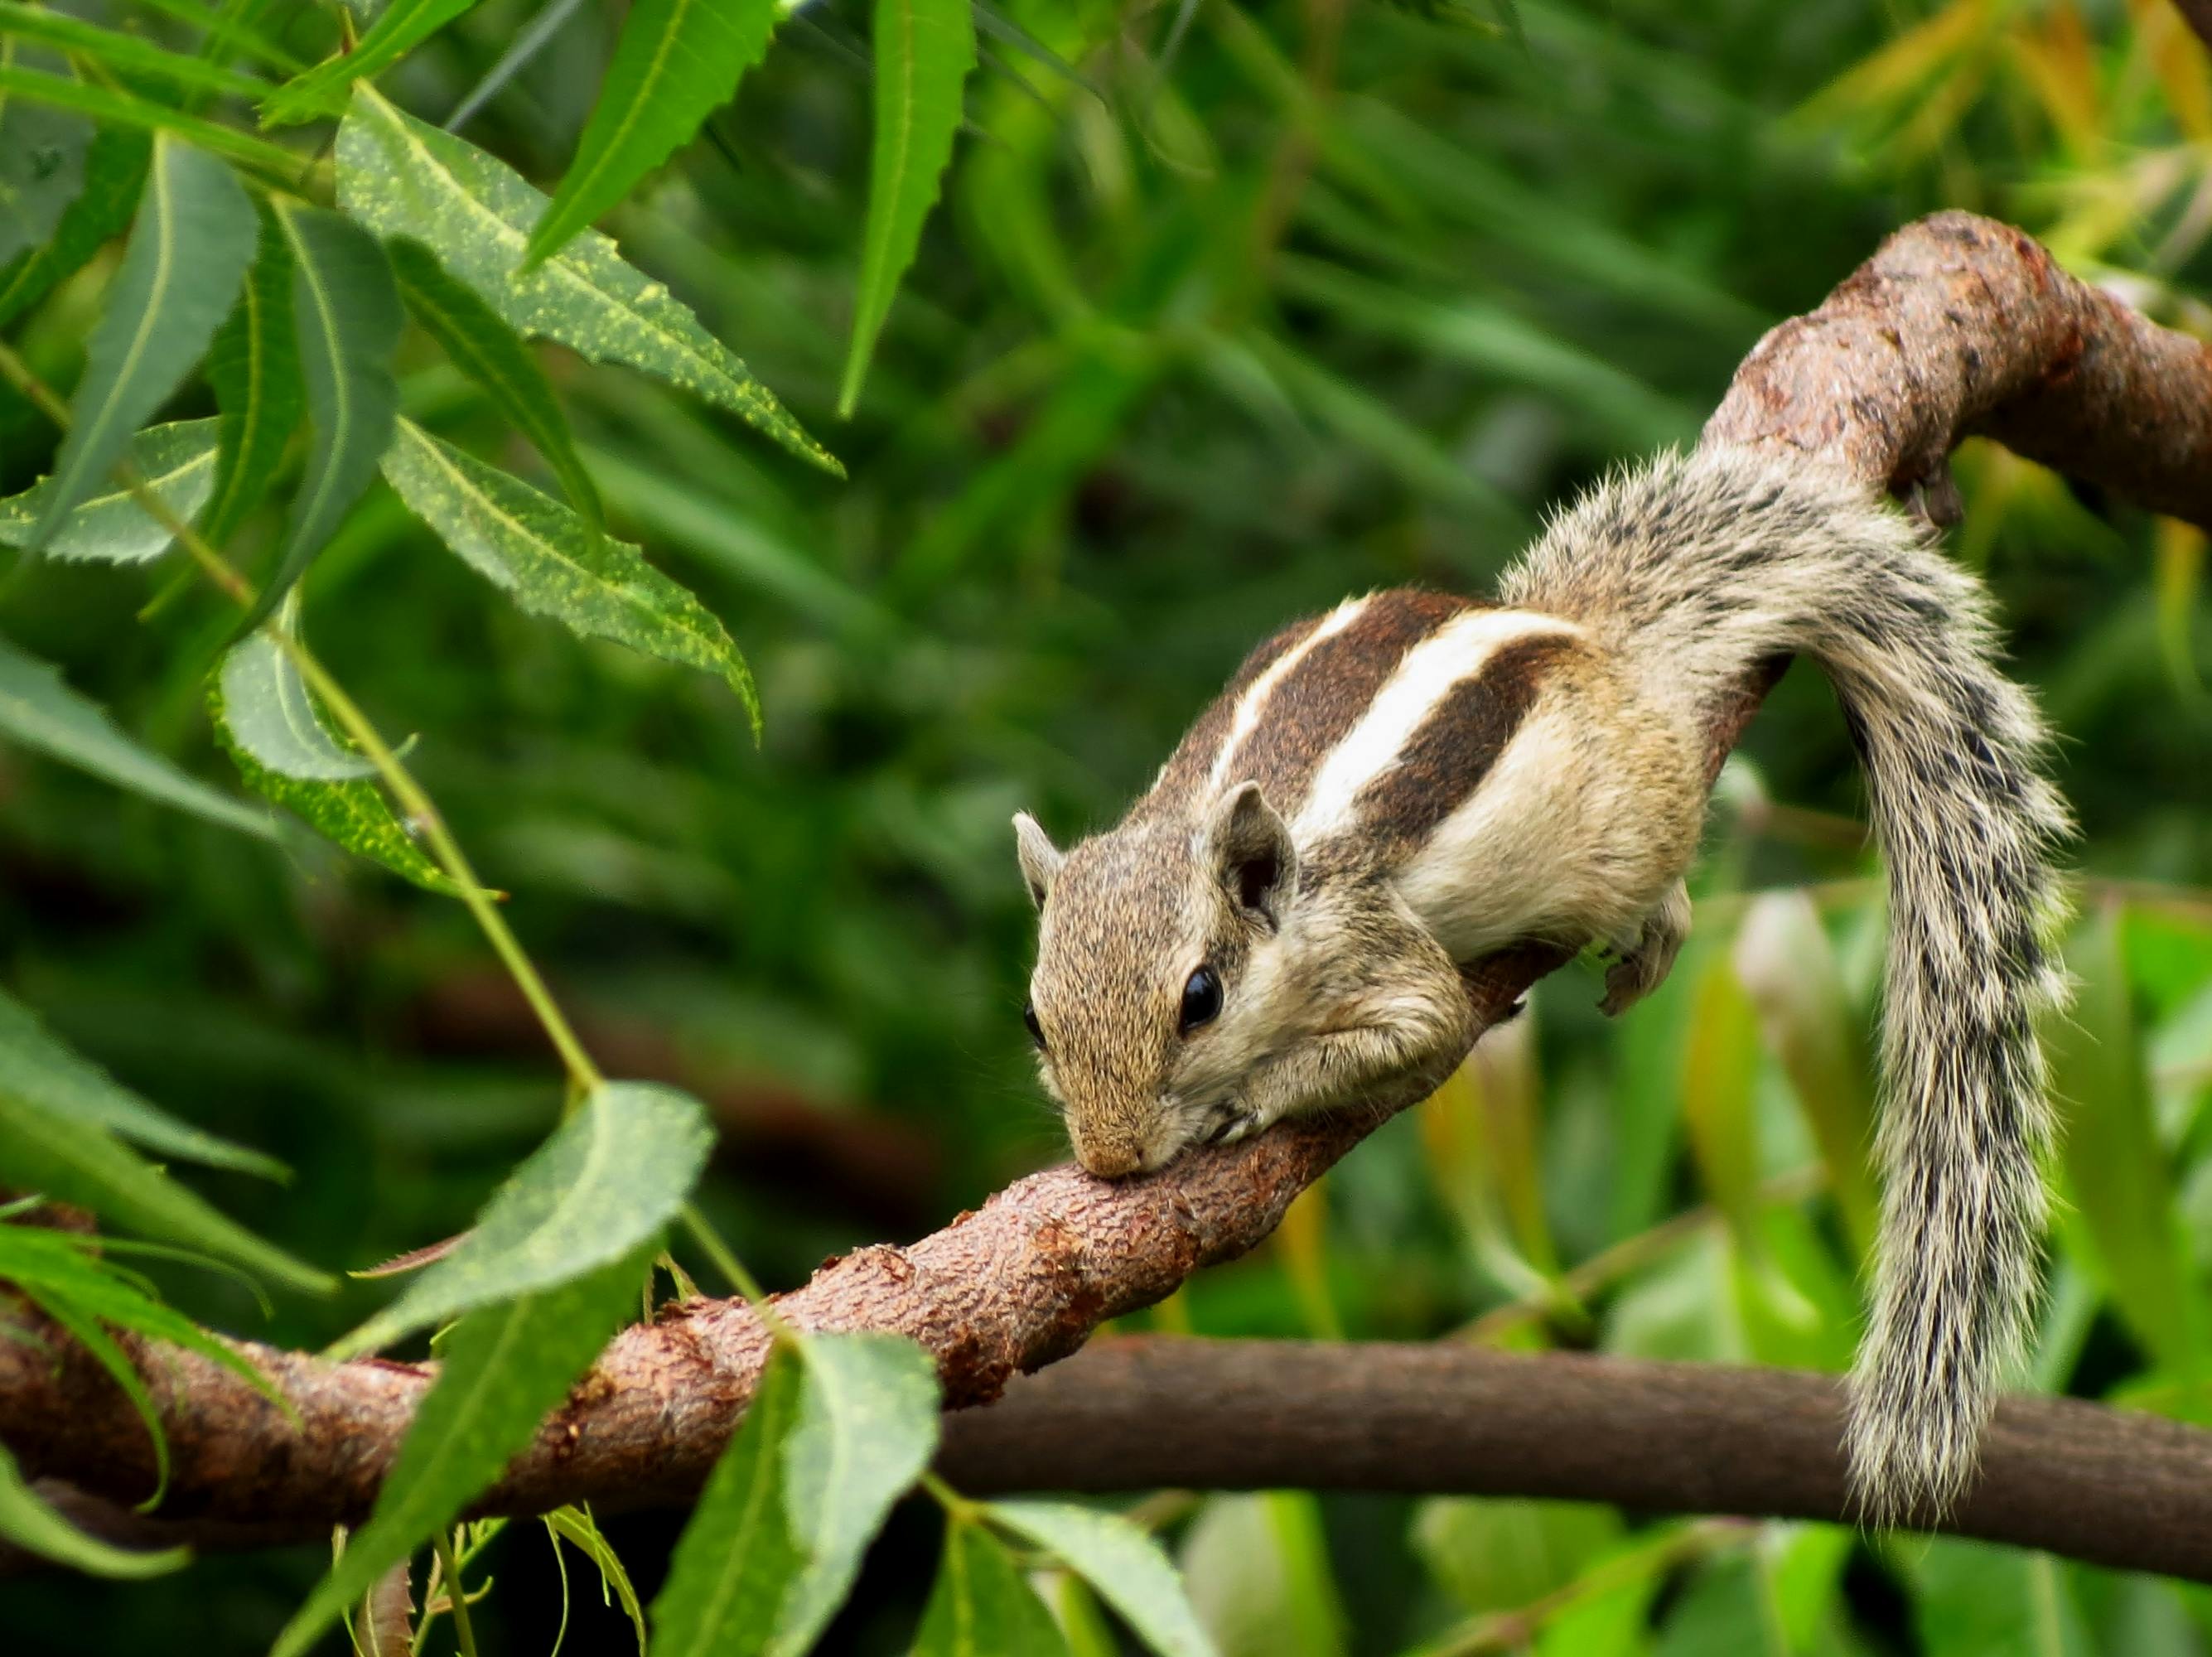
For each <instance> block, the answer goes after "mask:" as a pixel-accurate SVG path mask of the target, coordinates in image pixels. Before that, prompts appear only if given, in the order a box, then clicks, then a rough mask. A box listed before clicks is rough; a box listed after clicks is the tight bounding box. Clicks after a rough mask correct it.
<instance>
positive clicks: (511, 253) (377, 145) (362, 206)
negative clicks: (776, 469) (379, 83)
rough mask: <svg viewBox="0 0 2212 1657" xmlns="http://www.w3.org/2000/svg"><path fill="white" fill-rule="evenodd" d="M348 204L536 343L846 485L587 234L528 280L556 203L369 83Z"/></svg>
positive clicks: (771, 401) (349, 138) (757, 392)
mask: <svg viewBox="0 0 2212 1657" xmlns="http://www.w3.org/2000/svg"><path fill="white" fill-rule="evenodd" d="M337 188H338V202H339V204H340V205H341V206H342V207H343V208H344V209H345V210H346V211H347V212H348V213H349V214H351V215H353V216H354V217H355V218H356V219H358V220H359V221H360V222H362V223H363V224H365V225H368V227H369V228H371V229H373V230H374V231H376V232H377V234H380V235H383V236H387V237H392V236H408V237H412V238H413V239H414V240H416V241H419V242H421V243H422V244H423V245H424V246H427V247H428V248H429V249H430V251H431V252H434V253H435V254H436V255H437V256H438V258H439V259H440V260H441V262H442V263H443V264H444V265H445V267H446V269H447V270H449V271H451V272H452V273H453V275H454V276H458V277H459V278H460V279H461V280H462V281H463V282H467V283H468V284H469V285H470V286H471V287H472V288H475V289H476V290H477V292H478V293H479V294H483V297H484V298H485V299H486V300H488V301H489V303H490V305H491V307H492V308H493V309H494V310H495V311H497V312H498V313H500V314H501V316H503V317H505V318H506V319H507V321H508V322H509V323H510V324H511V325H513V327H514V329H515V331H517V332H519V333H520V334H521V335H522V336H523V337H525V338H532V339H550V340H556V341H558V342H559V343H562V344H563V345H566V346H567V347H568V348H569V349H571V350H573V351H575V352H576V353H578V354H579V355H581V356H583V357H585V358H586V359H587V360H588V361H593V362H620V363H624V364H626V365H628V366H629V367H633V368H637V369H641V370H642V371H644V372H645V373H649V374H654V375H657V376H659V378H660V379H665V380H667V381H668V382H669V383H670V384H671V385H677V386H679V387H681V388H682V389H683V390H684V391H690V393H691V394H692V395H693V396H695V397H699V398H704V399H706V400H707V401H708V402H709V403H712V404H716V405H717V406H719V407H720V408H724V409H727V410H730V411H731V412H732V414H735V415H737V416H738V417H739V418H740V419H742V420H744V421H745V422H748V423H749V424H750V425H752V426H754V427H756V428H758V429H760V430H761V431H763V432H764V433H766V434H768V435H769V437H770V438H772V439H774V440H775V441H776V442H777V443H779V444H781V446H783V447H784V448H786V449H787V450H789V451H790V452H792V453H793V454H795V455H797V456H799V458H801V459H804V460H807V461H811V462H812V463H813V464H816V465H817V466H821V467H823V468H824V469H825V470H829V471H831V472H834V473H836V475H837V476H841V477H842V476H844V469H843V468H842V466H840V465H839V464H837V462H836V459H835V458H832V457H831V456H830V455H829V452H827V451H825V450H824V449H823V448H822V447H821V446H819V445H818V444H817V443H816V442H815V441H814V440H813V439H811V438H810V437H809V436H807V435H806V434H805V432H804V431H803V430H801V429H800V428H799V422H796V421H795V420H793V418H792V417H791V416H789V415H788V414H787V413H785V412H784V410H783V406H782V405H781V404H779V403H778V402H777V401H776V400H775V398H774V397H773V396H772V395H770V394H769V391H768V390H767V388H766V387H765V386H763V385H761V383H760V382H759V381H758V380H757V379H754V378H753V376H752V372H751V371H750V369H748V368H747V367H745V365H744V363H743V362H741V361H738V358H737V356H736V355H734V354H733V353H732V352H731V351H730V350H729V349H728V348H727V347H726V346H724V345H723V344H722V343H721V342H720V341H719V340H717V339H716V338H715V337H714V336H713V335H712V334H709V333H708V331H706V330H705V329H704V328H702V327H701V326H700V325H699V319H698V318H697V317H696V316H694V315H693V314H692V313H691V311H690V307H687V306H685V305H684V304H682V303H680V302H678V300H674V299H671V297H670V296H669V293H668V290H667V288H665V287H663V286H662V285H661V284H660V283H659V282H653V281H651V280H649V279H647V277H646V276H644V275H643V274H642V273H641V272H640V271H638V270H635V269H633V268H632V267H631V266H629V264H624V263H623V259H622V257H621V255H620V254H618V253H617V252H616V251H615V245H614V243H612V242H611V241H610V240H607V239H606V238H605V236H602V235H600V234H599V233H598V232H596V231H586V232H585V233H583V234H580V235H579V236H577V237H576V238H575V239H574V240H572V241H570V242H569V243H568V245H567V246H564V247H563V248H562V250H561V251H560V252H558V253H556V254H555V255H554V256H553V257H552V258H549V259H547V260H546V261H545V262H544V264H540V265H538V266H536V267H535V268H533V269H532V270H528V271H524V270H521V269H520V264H521V260H522V254H523V249H524V247H525V246H526V244H527V242H528V240H529V234H530V231H531V228H532V226H534V225H535V224H536V223H537V222H538V217H539V215H542V214H543V213H544V210H545V197H544V196H543V195H541V194H540V193H539V192H538V191H535V190H533V189H532V188H531V187H530V186H529V185H527V184H526V183H524V182H523V180H522V179H521V178H520V176H519V175H518V174H516V173H515V172H514V171H513V169H512V168H511V167H507V166H506V165H505V164H504V163H503V162H501V161H495V160H494V159H493V158H492V157H491V156H489V155H485V154H484V153H483V151H482V150H480V149H477V148H476V147H475V146H473V145H471V144H469V143H464V142H463V141H462V140H460V139H459V138H456V137H452V136H451V135H449V134H447V133H443V132H441V131H439V130H437V129H436V128H435V127H432V126H427V125H425V124H423V123H422V122H420V121H417V120H416V119H414V118H412V117H411V116H409V115H407V114H404V112H401V111H400V110H398V109H396V108H394V107H393V106H392V105H391V104H390V103H388V102H387V101H386V100H385V99H384V98H382V97H381V96H380V95H379V94H377V93H376V91H375V90H374V88H369V87H368V86H356V88H354V94H353V106H352V108H351V109H350V110H349V111H348V112H347V114H346V118H345V119H344V121H343V123H342V124H340V125H339V127H338V143H337Z"/></svg>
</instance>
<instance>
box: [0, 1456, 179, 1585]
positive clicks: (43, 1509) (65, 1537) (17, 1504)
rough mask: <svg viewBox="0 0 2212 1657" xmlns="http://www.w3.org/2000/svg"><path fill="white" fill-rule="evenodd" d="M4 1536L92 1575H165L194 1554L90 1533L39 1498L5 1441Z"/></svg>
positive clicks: (0, 1464)
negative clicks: (142, 1549) (131, 1545)
mask: <svg viewBox="0 0 2212 1657" xmlns="http://www.w3.org/2000/svg"><path fill="white" fill-rule="evenodd" d="M0 1538H4V1539H6V1540H8V1541H9V1542H12V1543H13V1544H15V1546H17V1547H19V1548H21V1549H23V1550H24V1551H27V1552H29V1553H34V1554H36V1555H38V1556H39V1557H40V1558H41V1559H51V1560H52V1561H53V1562H54V1563H56V1564H57V1565H66V1566H67V1567H68V1568H69V1569H71V1570H81V1571H83V1572H85V1573H86V1574H87V1575H92V1576H119V1577H145V1576H160V1575H162V1574H163V1573H165V1572H167V1571H173V1570H175V1569H179V1567H180V1566H182V1565H183V1564H185V1563H186V1562H187V1561H188V1560H190V1559H191V1557H192V1556H191V1550H190V1549H189V1548H164V1549H162V1550H161V1551H159V1552H155V1553H136V1552H133V1551H131V1550H129V1549H127V1548H118V1547H112V1546H110V1545H108V1544H107V1543H105V1542H103V1541H101V1540H100V1539H99V1538H98V1537H96V1536H88V1535H86V1534H85V1533H83V1532H82V1531H81V1530H79V1529H77V1527H76V1526H74V1525H72V1524H70V1522H69V1520H66V1519H64V1518H63V1517H62V1516H61V1515H60V1514H58V1513H56V1512H55V1511H54V1510H53V1509H52V1508H50V1507H48V1506H47V1505H46V1503H45V1502H42V1501H40V1499H39V1493H38V1492H37V1491H36V1490H33V1489H32V1488H31V1485H30V1482H29V1481H28V1480H27V1479H26V1478H24V1477H23V1474H22V1471H21V1469H20V1468H18V1467H17V1466H16V1465H15V1457H14V1456H12V1455H10V1454H8V1448H7V1446H5V1445H4V1444H0Z"/></svg>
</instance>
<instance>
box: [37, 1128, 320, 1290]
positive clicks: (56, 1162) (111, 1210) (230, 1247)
mask: <svg viewBox="0 0 2212 1657" xmlns="http://www.w3.org/2000/svg"><path fill="white" fill-rule="evenodd" d="M0 1185H6V1186H10V1187H14V1188H15V1189H16V1190H18V1191H36V1192H39V1193H42V1194H43V1195H46V1196H48V1197H52V1198H54V1199H58V1200H59V1201H61V1202H65V1203H75V1204H76V1205H77V1206H79V1207H80V1208H88V1209H90V1210H91V1211H93V1212H94V1213H95V1214H97V1215H99V1216H100V1217H101V1218H103V1219H106V1220H110V1221H112V1222H114V1223H116V1224H118V1225H121V1226H124V1227H126V1228H128V1229H131V1230H133V1231H141V1232H143V1233H145V1234H146V1235H149V1236H152V1237H158V1238H161V1239H163V1240H165V1241H169V1242H173V1243H179V1244H181V1245H183V1246H184V1247H187V1248H196V1249H198V1250H200V1251H201V1252H202V1253H209V1254H213V1255H215V1256H216V1258H217V1259H225V1260H229V1261H231V1262H232V1263H233V1264H234V1265H237V1266H243V1267H244V1268H245V1269H246V1271H248V1272H256V1273H258V1274H259V1275H261V1276H263V1277H266V1278H273V1279H275V1280H276V1281H277V1282H279V1283H283V1284H289V1286H291V1287H293V1288H295V1289H302V1290H313V1291H314V1292H316V1293H325V1292H327V1291H328V1290H330V1289H331V1288H332V1287H334V1286H335V1285H334V1284H333V1282H332V1280H331V1278H329V1277H327V1276H326V1275H325V1274H324V1273H323V1272H318V1271H317V1270H315V1268H314V1267H313V1266H308V1265H307V1264H306V1263H305V1262H303V1261H301V1260H298V1259H294V1258H293V1257H292V1256H291V1255H289V1254H288V1253H285V1252H284V1251H283V1249H281V1248H278V1247H276V1245H275V1244H273V1243H268V1242H264V1241H262V1240H261V1239H260V1238H258V1237H257V1236H255V1235H253V1234H252V1232H251V1231H248V1230H247V1229H246V1228H245V1227H244V1226H241V1225H240V1224H238V1223H236V1222H235V1221H234V1220H231V1219H229V1218H228V1217H225V1216H224V1215H223V1214H222V1213H221V1212H219V1211H217V1210H216V1209H215V1208H214V1207H213V1206H212V1205H210V1204H209V1203H208V1202H207V1201H206V1200H205V1199H203V1198H202V1197H200V1196H199V1195H198V1194H197V1193H195V1192H193V1191H191V1190H190V1189H189V1188H187V1187H185V1186H183V1185H180V1184H179V1183H178V1182H177V1181H174V1180H173V1179H171V1178H170V1177H169V1176H168V1175H167V1174H164V1173H162V1172H161V1169H159V1168H155V1166H154V1165H153V1164H152V1163H151V1162H147V1161H146V1160H145V1159H144V1158H143V1157H142V1156H139V1155H138V1154H137V1152H136V1151H134V1150H131V1148H130V1147H129V1146H128V1145H126V1144H124V1143H123V1142H122V1141H121V1140H120V1139H118V1138H116V1137H115V1136H114V1135H113V1134H112V1133H110V1132H108V1131H107V1130H106V1128H104V1127H102V1126H100V1125H98V1124H97V1123H95V1122H89V1121H82V1120H76V1119H74V1118H71V1117H67V1116H63V1115H58V1114H56V1113H54V1112H52V1111H51V1110H49V1109H47V1108H45V1107H44V1106H41V1105H39V1104H35V1103H33V1102H32V1101H30V1100H28V1099H27V1098H25V1097H23V1096H21V1094H18V1093H15V1092H12V1091H9V1090H8V1089H0Z"/></svg>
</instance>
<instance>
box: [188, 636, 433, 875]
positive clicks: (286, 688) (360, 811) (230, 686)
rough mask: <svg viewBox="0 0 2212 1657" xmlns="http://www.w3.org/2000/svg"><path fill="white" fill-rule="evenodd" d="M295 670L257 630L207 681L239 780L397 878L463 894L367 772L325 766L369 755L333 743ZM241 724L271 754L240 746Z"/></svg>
mask: <svg viewBox="0 0 2212 1657" xmlns="http://www.w3.org/2000/svg"><path fill="white" fill-rule="evenodd" d="M257 640H258V641H259V642H258V644H257V642H256V641H257ZM296 678H297V675H296V673H295V671H294V670H293V668H292V667H291V665H290V664H289V663H288V662H286V661H284V660H283V659H282V657H281V655H280V654H279V652H277V650H276V646H274V645H273V644H272V643H271V642H270V640H269V637H268V634H267V632H266V630H265V629H264V631H263V632H260V633H257V634H254V635H253V636H252V638H249V639H244V640H240V641H239V643H237V644H236V645H234V646H232V647H231V649H230V651H229V652H228V654H226V655H225V656H224V658H223V660H222V669H221V671H219V672H218V673H217V674H216V677H215V680H214V683H211V684H210V686H209V688H208V709H209V713H210V718H211V719H212V720H213V722H214V725H215V734H216V741H217V742H219V743H221V744H222V747H223V750H224V751H225V752H226V753H228V755H229V756H230V757H231V760H232V762H233V763H234V764H235V765H236V766H237V767H238V774H239V775H240V776H241V777H243V778H244V779H245V780H246V786H248V787H249V788H251V789H252V790H253V792H255V793H257V794H259V795H260V796H261V797H262V798H264V799H267V800H270V801H272V802H273V803H275V804H278V805H281V806H283V808H284V809H285V810H288V811H289V812H291V813H292V814H293V815H294V816H296V817H298V818H299V819H300V820H301V822H304V823H306V824H307V826H308V827H309V828H311V829H314V830H315V832H316V833H318V834H319V835H323V836H324V837H325V839H327V840H330V841H334V842H336V843H337V845H340V846H343V847H345V849H346V850H347V851H349V852H352V853H356V855H357V856H361V857H365V858H367V859H369V861H370V862H372V863H379V864H381V865H384V867H386V869H389V870H390V871H392V873H393V874H396V875H398V876H399V877H401V878H402V879H403V880H408V881H411V882H413V883H415V884H416V885H417V886H420V887H422V889H424V890H425V891H430V892H437V893H440V894H441V895H444V896H447V897H458V896H459V895H461V888H460V887H459V884H457V883H455V882H454V881H453V879H452V878H451V877H449V876H447V873H446V871H444V870H442V869H441V868H439V867H438V865H436V864H435V863H434V862H432V861H431V859H430V858H429V856H428V854H427V853H425V852H424V851H423V850H422V847H420V846H418V845H416V843H415V837H414V836H413V835H410V834H409V833H408V832H407V829H406V827H405V825H404V824H403V823H402V822H400V821H399V818H398V816H397V815H396V814H395V813H394V812H393V810H392V803H391V802H390V801H389V800H388V799H386V798H385V795H384V791H383V790H382V789H381V788H380V787H379V786H377V784H376V783H375V782H374V780H371V779H370V778H368V777H366V776H360V775H353V776H347V777H342V778H341V777H336V776H333V775H332V773H335V772H337V771H338V770H339V769H340V768H344V767H351V766H354V765H357V764H362V763H366V762H364V761H362V759H361V758H360V756H357V755H355V754H354V753H353V751H352V750H350V749H349V748H347V747H345V746H343V745H342V744H340V742H339V740H338V738H337V736H336V735H335V734H333V733H332V731H331V729H330V727H329V726H328V725H326V724H325V723H324V720H323V715H322V712H321V710H320V709H319V708H318V707H316V706H315V704H314V700H313V697H312V696H309V695H306V694H305V688H304V687H300V686H295V680H296ZM241 725H242V726H243V727H244V730H245V731H246V735H247V736H249V737H251V738H252V740H253V741H254V742H255V743H257V744H261V748H262V751H263V752H264V753H267V754H269V755H271V756H274V757H275V761H276V762H275V763H271V762H270V761H269V760H264V759H263V758H262V757H260V756H259V755H258V754H257V753H256V752H255V750H253V749H252V748H249V747H248V746H247V745H246V737H241V735H240V726H241ZM288 765H289V766H296V767H298V768H300V769H301V770H302V771H304V772H306V773H307V774H305V775H293V774H289V773H288V772H287V771H286V770H284V769H283V767H285V766H288Z"/></svg>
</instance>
